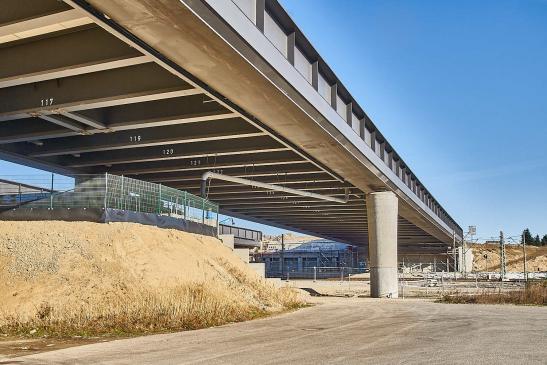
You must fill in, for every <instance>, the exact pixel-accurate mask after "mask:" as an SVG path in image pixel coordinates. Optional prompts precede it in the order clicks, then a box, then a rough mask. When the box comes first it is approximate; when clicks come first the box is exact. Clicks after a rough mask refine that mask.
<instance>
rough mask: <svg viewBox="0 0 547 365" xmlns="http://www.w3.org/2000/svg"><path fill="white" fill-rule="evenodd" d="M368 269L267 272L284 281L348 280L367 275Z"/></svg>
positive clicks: (291, 268) (315, 269)
mask: <svg viewBox="0 0 547 365" xmlns="http://www.w3.org/2000/svg"><path fill="white" fill-rule="evenodd" d="M365 272H366V269H364V268H360V267H324V266H322V267H304V268H302V269H297V268H294V267H287V268H285V270H283V271H281V270H275V269H274V270H272V269H267V270H266V277H269V278H281V279H283V280H291V279H313V280H320V279H337V278H339V279H340V280H347V279H348V277H351V276H352V275H357V274H362V273H365Z"/></svg>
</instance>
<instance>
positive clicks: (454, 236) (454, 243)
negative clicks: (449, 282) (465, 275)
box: [452, 232, 458, 280]
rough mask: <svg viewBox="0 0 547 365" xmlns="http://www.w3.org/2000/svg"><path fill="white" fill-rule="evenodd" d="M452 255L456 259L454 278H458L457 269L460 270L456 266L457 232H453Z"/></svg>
mask: <svg viewBox="0 0 547 365" xmlns="http://www.w3.org/2000/svg"><path fill="white" fill-rule="evenodd" d="M452 256H453V261H454V280H455V279H456V278H457V274H456V271H458V269H457V266H456V232H452Z"/></svg>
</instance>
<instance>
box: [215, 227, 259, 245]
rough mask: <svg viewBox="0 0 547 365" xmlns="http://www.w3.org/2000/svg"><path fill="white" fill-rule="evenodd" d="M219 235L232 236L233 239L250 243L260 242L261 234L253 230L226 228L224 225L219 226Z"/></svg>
mask: <svg viewBox="0 0 547 365" xmlns="http://www.w3.org/2000/svg"><path fill="white" fill-rule="evenodd" d="M219 234H233V235H234V238H241V239H244V240H251V241H257V242H260V241H262V232H261V231H256V230H254V229H248V228H242V227H234V226H228V225H225V224H220V225H219Z"/></svg>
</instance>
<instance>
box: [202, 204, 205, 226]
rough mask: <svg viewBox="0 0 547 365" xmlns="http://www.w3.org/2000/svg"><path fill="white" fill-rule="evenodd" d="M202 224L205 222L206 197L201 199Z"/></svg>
mask: <svg viewBox="0 0 547 365" xmlns="http://www.w3.org/2000/svg"><path fill="white" fill-rule="evenodd" d="M201 224H205V199H201Z"/></svg>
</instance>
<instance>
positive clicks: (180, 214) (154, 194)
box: [10, 174, 218, 227]
mask: <svg viewBox="0 0 547 365" xmlns="http://www.w3.org/2000/svg"><path fill="white" fill-rule="evenodd" d="M10 178H11V179H10V180H15V179H18V180H20V181H23V182H25V183H26V184H32V185H33V186H35V187H36V188H40V187H42V188H44V189H45V188H47V189H48V192H46V193H41V194H40V195H39V196H37V199H35V200H29V201H26V202H21V201H19V204H18V207H25V208H47V209H54V208H86V209H91V208H95V209H108V208H111V209H120V210H126V211H134V212H140V213H154V214H158V215H165V216H170V217H175V218H180V219H184V220H188V221H193V222H197V223H202V224H205V225H208V226H212V227H217V222H218V205H216V204H213V203H212V202H210V201H208V200H206V199H203V198H201V197H199V196H196V195H193V194H190V193H187V192H185V191H181V190H177V189H173V188H171V187H168V186H164V185H161V184H154V183H150V182H146V181H141V180H137V179H132V178H128V177H124V176H117V175H112V174H95V175H75V176H72V177H66V176H61V175H54V174H52V175H48V176H44V175H41V176H40V175H34V176H17V177H15V176H14V177H11V176H10Z"/></svg>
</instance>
